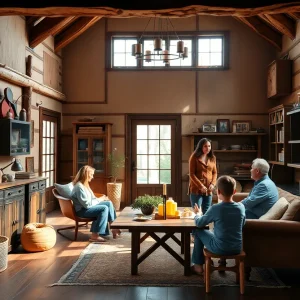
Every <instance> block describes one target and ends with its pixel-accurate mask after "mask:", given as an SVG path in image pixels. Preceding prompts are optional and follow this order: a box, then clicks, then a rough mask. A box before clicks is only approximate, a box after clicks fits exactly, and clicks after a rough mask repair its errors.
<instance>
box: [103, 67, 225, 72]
mask: <svg viewBox="0 0 300 300" xmlns="http://www.w3.org/2000/svg"><path fill="white" fill-rule="evenodd" d="M228 69H229V68H224V67H212V68H203V67H181V68H178V67H142V68H139V67H133V68H132V67H118V68H117V67H115V68H108V69H106V71H107V72H114V71H116V72H145V71H149V72H153V71H154V72H155V71H159V72H161V71H167V72H178V71H226V70H228Z"/></svg>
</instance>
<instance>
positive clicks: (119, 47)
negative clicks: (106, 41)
mask: <svg viewBox="0 0 300 300" xmlns="http://www.w3.org/2000/svg"><path fill="white" fill-rule="evenodd" d="M117 52H123V53H124V52H125V40H114V53H117Z"/></svg>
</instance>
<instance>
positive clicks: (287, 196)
mask: <svg viewBox="0 0 300 300" xmlns="http://www.w3.org/2000/svg"><path fill="white" fill-rule="evenodd" d="M277 190H278V194H279V198H281V197H284V198H285V199H286V200H287V201H288V202H289V203H292V202H293V201H294V200H295V199H298V200H299V201H300V197H299V196H296V195H293V194H292V193H290V192H287V191H285V190H283V189H281V188H279V187H277Z"/></svg>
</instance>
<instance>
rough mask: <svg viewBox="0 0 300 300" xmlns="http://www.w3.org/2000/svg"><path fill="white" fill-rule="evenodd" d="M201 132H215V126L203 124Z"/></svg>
mask: <svg viewBox="0 0 300 300" xmlns="http://www.w3.org/2000/svg"><path fill="white" fill-rule="evenodd" d="M202 132H217V125H216V124H203V125H202Z"/></svg>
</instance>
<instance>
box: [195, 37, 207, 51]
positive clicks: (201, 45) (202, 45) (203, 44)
mask: <svg viewBox="0 0 300 300" xmlns="http://www.w3.org/2000/svg"><path fill="white" fill-rule="evenodd" d="M209 40H210V39H199V40H198V51H199V52H209Z"/></svg>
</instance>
